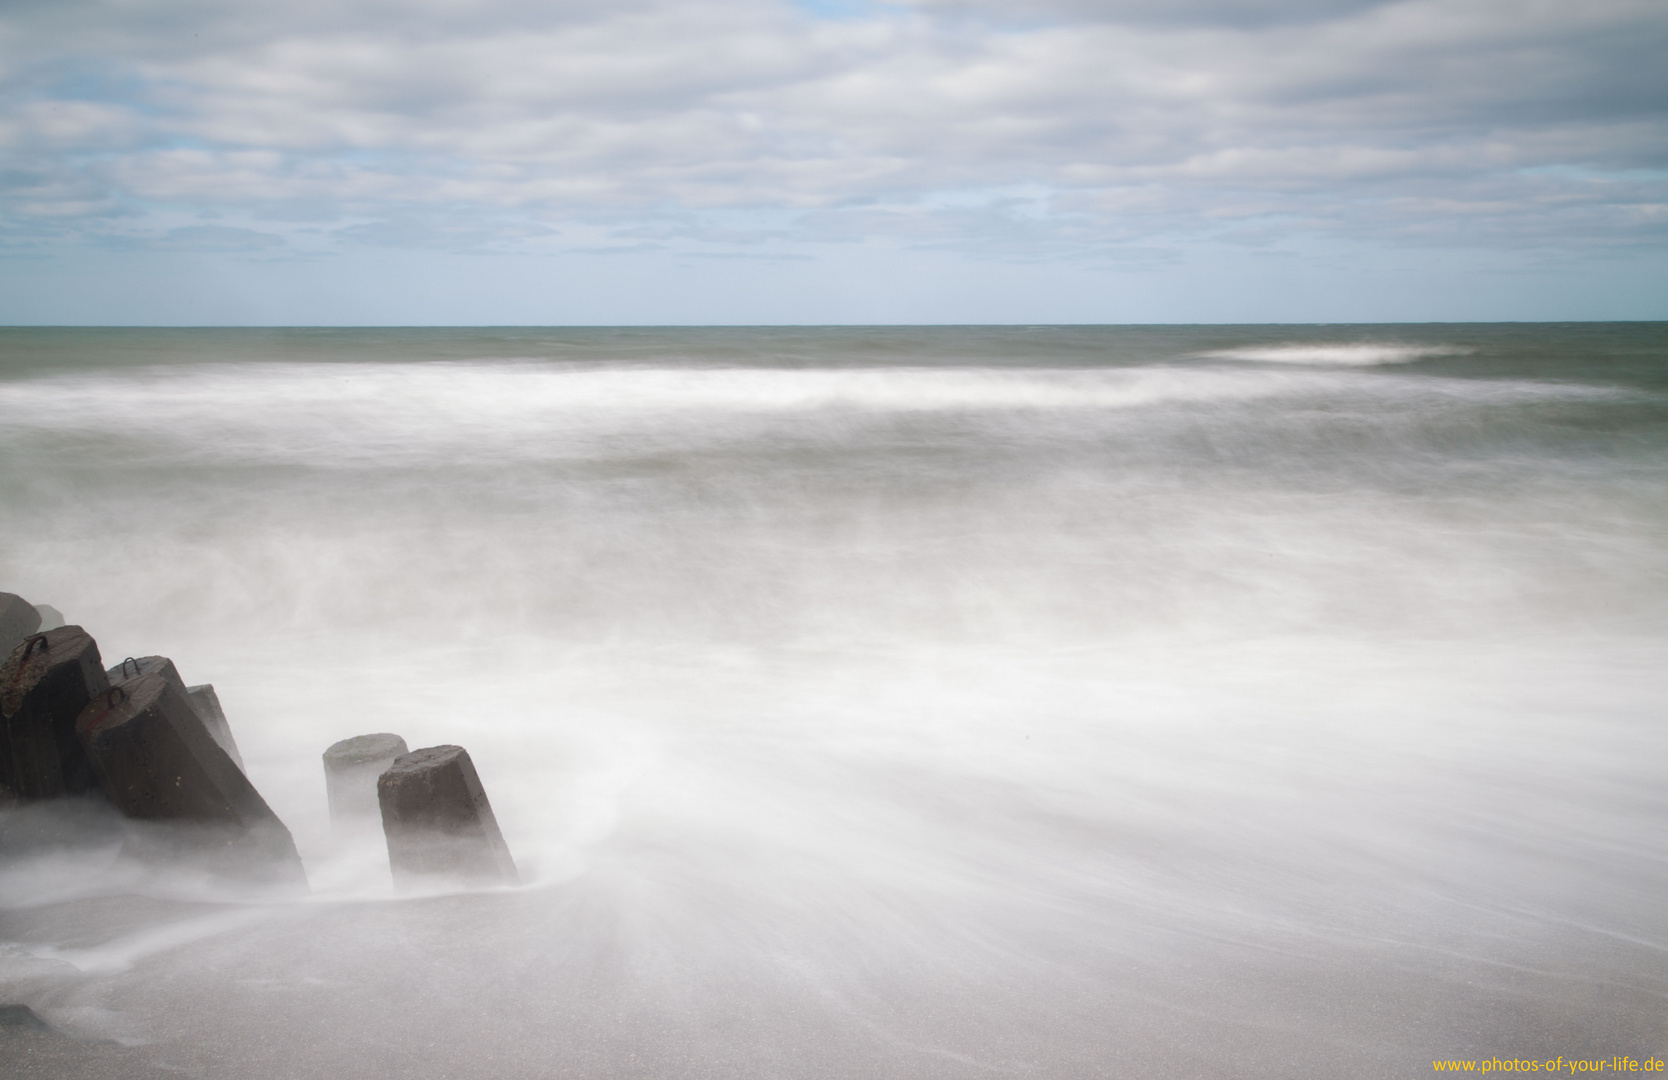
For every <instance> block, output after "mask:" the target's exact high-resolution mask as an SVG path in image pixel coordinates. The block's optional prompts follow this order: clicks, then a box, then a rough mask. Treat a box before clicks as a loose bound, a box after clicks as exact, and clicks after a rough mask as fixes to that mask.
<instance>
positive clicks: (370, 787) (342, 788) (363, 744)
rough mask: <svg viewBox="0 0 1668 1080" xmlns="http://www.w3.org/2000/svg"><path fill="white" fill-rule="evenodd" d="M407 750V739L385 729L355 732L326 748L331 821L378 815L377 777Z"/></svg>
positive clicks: (325, 765) (325, 785)
mask: <svg viewBox="0 0 1668 1080" xmlns="http://www.w3.org/2000/svg"><path fill="white" fill-rule="evenodd" d="M408 753H410V751H409V750H408V749H407V748H406V745H405V740H404V739H402V738H400V737H399V736H398V735H390V734H388V733H386V732H383V733H381V734H377V735H356V736H354V737H353V738H351V739H343V740H342V741H341V742H339V743H336V744H335V745H334V746H332V747H331V748H330V749H328V750H326V751H325V752H324V787H325V792H326V794H327V795H329V797H330V820H332V821H341V820H343V819H345V818H350V817H367V818H374V817H375V816H377V814H378V813H379V806H378V804H377V794H376V780H377V777H379V776H381V775H382V774H383V773H384V772H387V771H388V767H389V766H390V765H392V764H394V759H395V758H397V757H400V756H402V755H404V754H408Z"/></svg>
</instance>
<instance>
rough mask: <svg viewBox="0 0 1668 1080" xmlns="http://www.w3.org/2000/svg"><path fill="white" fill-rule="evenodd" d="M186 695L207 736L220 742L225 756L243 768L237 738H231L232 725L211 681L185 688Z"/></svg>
mask: <svg viewBox="0 0 1668 1080" xmlns="http://www.w3.org/2000/svg"><path fill="white" fill-rule="evenodd" d="M185 695H186V697H188V698H190V699H191V707H192V708H194V709H196V710H197V715H198V716H200V717H202V718H203V726H204V727H206V728H208V733H209V737H210V738H212V739H213V740H214V741H215V742H217V743H219V744H220V749H222V750H224V751H226V756H227V757H229V758H231V759H232V762H233V764H235V765H236V766H237V767H238V768H240V769H241V768H243V755H242V754H240V753H238V752H237V740H236V739H233V738H232V725H231V723H230V722H229V721H227V719H226V710H225V709H222V708H221V707H220V695H219V694H217V693H215V692H214V684H213V683H200V684H199V685H197V686H188V687H186V688H185Z"/></svg>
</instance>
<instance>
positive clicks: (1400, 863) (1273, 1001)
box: [0, 323, 1668, 1080]
mask: <svg viewBox="0 0 1668 1080" xmlns="http://www.w3.org/2000/svg"><path fill="white" fill-rule="evenodd" d="M0 590H3V591H9V592H15V593H18V594H20V595H22V596H24V597H26V598H27V599H28V600H29V601H30V602H31V603H37V604H48V605H51V606H52V607H54V608H56V609H57V610H58V611H60V612H62V613H63V615H64V618H65V620H66V621H67V622H68V623H71V624H74V625H79V626H82V627H84V628H85V629H86V630H87V632H88V633H90V634H91V635H92V636H93V637H94V638H95V639H96V640H97V642H98V645H99V649H100V651H101V655H102V657H103V659H104V662H105V663H106V664H108V665H112V666H113V665H115V664H116V663H118V662H119V661H120V660H121V659H122V658H123V657H127V656H144V655H153V654H161V655H166V656H168V657H171V658H172V659H173V661H174V662H175V664H176V665H177V666H178V668H179V670H180V672H181V673H182V675H183V676H184V679H185V681H186V682H188V683H203V682H207V683H212V684H213V685H214V686H215V688H216V690H217V693H218V696H219V698H220V701H221V702H222V704H223V706H224V708H225V711H226V714H227V716H228V718H229V720H230V723H231V727H232V731H233V734H234V736H235V738H236V740H237V743H238V746H239V747H240V749H241V753H242V757H243V759H244V762H245V765H246V771H247V774H248V776H249V777H250V779H251V780H252V781H253V782H254V784H255V786H256V787H257V788H258V789H259V791H260V792H261V794H262V795H263V796H264V798H265V799H266V801H267V803H268V804H269V805H270V806H271V808H272V809H273V810H274V811H275V812H276V814H277V815H278V816H279V817H280V818H281V819H282V820H283V821H284V822H285V824H286V825H287V826H288V827H289V829H290V831H291V833H292V835H293V836H294V839H295V842H296V844H297V847H298V849H299V851H300V853H301V856H302V859H303V862H304V864H305V867H306V871H307V876H308V879H309V883H310V888H309V891H308V892H306V893H305V894H294V893H285V894H280V893H276V892H275V893H272V894H266V893H262V892H259V891H250V890H249V889H247V888H233V887H231V886H229V885H227V884H226V883H224V882H221V881H219V880H218V879H216V878H214V877H213V876H212V875H206V876H205V875H197V874H192V873H186V872H183V871H181V870H180V869H179V868H178V867H172V866H168V867H165V866H159V865H154V864H152V863H150V862H148V861H147V860H146V859H145V858H143V857H141V855H140V854H137V853H136V851H135V849H134V848H133V847H132V846H131V845H129V844H127V843H125V842H123V841H122V840H121V839H120V837H119V836H118V835H117V834H115V833H112V832H111V831H110V829H109V828H108V827H107V826H108V822H103V819H102V818H100V813H101V811H100V810H99V808H98V806H97V804H96V802H95V803H83V802H79V801H73V800H72V801H67V802H54V803H37V804H30V805H23V806H16V807H12V808H10V809H6V810H3V811H0V1003H11V1004H21V1005H26V1006H28V1007H29V1008H30V1009H31V1010H33V1013H34V1015H35V1016H37V1017H39V1018H40V1020H41V1021H42V1022H44V1023H45V1024H47V1025H49V1026H50V1027H51V1028H52V1029H54V1031H55V1032H56V1033H57V1035H56V1036H55V1037H57V1038H60V1039H61V1040H62V1044H63V1046H66V1047H70V1048H71V1050H62V1053H66V1054H68V1053H72V1052H77V1053H84V1054H85V1055H86V1060H87V1061H88V1062H92V1063H94V1064H96V1065H97V1067H98V1068H105V1067H109V1068H111V1069H116V1068H117V1067H118V1065H120V1063H122V1062H125V1063H126V1065H121V1066H120V1067H121V1068H122V1069H125V1070H126V1071H125V1072H123V1073H122V1075H126V1076H138V1075H144V1076H147V1077H148V1076H151V1075H153V1073H152V1072H145V1071H144V1070H147V1069H148V1070H153V1072H154V1074H155V1075H157V1076H162V1075H169V1076H186V1077H203V1078H215V1080H243V1078H249V1080H257V1078H258V1080H268V1078H271V1080H280V1078H282V1080H290V1078H314V1077H318V1078H326V1077H328V1078H373V1080H374V1078H384V1077H387V1078H393V1077H426V1078H427V1077H435V1078H438V1077H445V1078H457V1080H475V1078H480V1080H487V1078H493V1080H505V1078H544V1077H575V1078H593V1077H594V1078H599V1080H600V1078H604V1077H606V1078H618V1080H630V1078H644V1080H648V1078H657V1080H662V1078H663V1080H697V1078H720V1077H723V1078H730V1077H737V1078H758V1080H789V1078H819V1080H821V1078H849V1077H863V1078H868V1077H876V1078H881V1077H884V1078H908V1080H913V1078H928V1077H931V1078H966V1077H1006V1076H1014V1077H1021V1076H1023V1077H1044V1078H1051V1080H1052V1078H1060V1080H1067V1078H1079V1077H1081V1078H1091V1077H1095V1078H1099V1077H1114V1076H1131V1077H1135V1076H1139V1077H1160V1078H1167V1077H1174V1078H1217V1077H1220V1078H1224V1080H1228V1078H1233V1080H1244V1078H1263V1077H1267V1078H1275V1077H1305V1078H1306V1077H1314V1078H1376V1077H1384V1078H1391V1077H1407V1076H1414V1075H1425V1074H1428V1073H1430V1072H1431V1071H1432V1070H1433V1068H1436V1069H1438V1071H1441V1070H1442V1069H1444V1068H1446V1066H1445V1065H1441V1064H1440V1063H1443V1062H1447V1061H1455V1062H1462V1063H1463V1062H1466V1061H1470V1062H1473V1063H1474V1064H1473V1067H1474V1068H1476V1067H1478V1065H1477V1063H1487V1062H1490V1061H1493V1062H1494V1063H1495V1064H1494V1065H1492V1066H1490V1068H1491V1069H1492V1070H1493V1071H1501V1070H1506V1071H1540V1072H1546V1073H1563V1072H1566V1071H1567V1072H1570V1073H1571V1075H1573V1072H1574V1071H1575V1069H1576V1066H1575V1063H1576V1062H1578V1061H1579V1062H1597V1061H1600V1060H1604V1059H1613V1058H1617V1057H1623V1058H1626V1057H1631V1058H1633V1059H1636V1060H1639V1061H1643V1062H1649V1061H1651V1060H1653V1059H1661V1058H1663V1057H1664V1056H1665V1055H1668V324H1664V323H1633V324H1622V323H1609V324H1603V323H1588V324H1506V325H1465V324H1437V325H1382V326H1381V325H1331V326H1316V325H1303V326H1270V325H1254V326H1150V327H1141V326H1128V327H1124V326H1034V327H1027V326H1004V327H763V328H716V327H715V328H574V329H568V328H554V329H531V328H503V329H493V328H467V329H178V330H171V329H31V328H9V329H3V330H0ZM374 732H391V733H394V734H398V735H400V736H402V737H403V738H404V739H405V740H406V742H407V743H408V744H409V746H410V747H412V748H413V749H415V748H418V747H427V746H435V745H444V744H453V745H460V746H463V747H464V748H466V749H467V750H468V752H469V754H470V755H471V758H472V760H473V762H474V764H475V767H476V769H477V771H478V773H479V775H480V778H481V782H482V784H483V786H484V789H485V791H486V794H487V796H488V798H489V799H490V803H491V806H492V809H493V811H494V813H495V816H496V818H497V821H498V823H499V826H500V828H501V830H502V832H503V835H504V838H505V841H506V843H507V845H508V847H509V849H510V851H511V854H512V856H513V858H514V860H515V862H516V865H517V868H518V871H519V881H518V882H517V883H515V884H512V885H502V886H495V887H484V886H483V887H463V886H458V887H452V888H428V889H416V890H409V889H407V890H401V889H396V888H395V886H394V884H393V882H392V881H391V879H390V874H389V867H388V858H387V854H386V851H385V849H384V847H383V845H382V839H381V836H380V832H379V831H378V830H376V829H374V828H372V829H369V830H366V829H359V830H357V831H355V830H353V829H346V828H344V827H341V826H335V825H332V823H331V820H330V816H329V813H328V809H327V800H326V791H325V780H324V773H323V769H322V764H321V755H322V753H323V752H324V750H325V749H326V748H327V747H328V746H330V745H331V744H332V743H334V742H336V741H338V740H341V739H345V738H348V737H351V736H356V735H361V734H366V733H374ZM102 812H103V813H108V811H102ZM101 822H103V823H102V824H101ZM42 837H48V838H50V842H47V841H43V840H42ZM42 1037H44V1036H42ZM31 1045H33V1044H31ZM54 1045H57V1044H54ZM76 1047H79V1048H81V1050H79V1051H76V1050H74V1049H73V1048H76ZM42 1052H43V1053H44V1052H45V1051H42ZM54 1052H58V1051H54ZM19 1060H21V1059H14V1066H15V1065H16V1062H17V1061H19ZM64 1060H70V1059H69V1058H65V1059H64ZM99 1062H103V1064H98V1063H99ZM110 1062H117V1063H118V1065H111V1064H110ZM1506 1062H1515V1063H1518V1064H1514V1065H1510V1066H1508V1065H1506V1064H1504V1063H1506ZM1530 1063H1534V1064H1535V1068H1534V1069H1533V1070H1531V1069H1530V1068H1529V1065H1530ZM1625 1067H1626V1066H1625V1064H1624V1066H1623V1068H1625ZM92 1068H93V1065H89V1066H88V1069H89V1070H91V1069H92ZM1581 1068H1582V1069H1587V1068H1588V1066H1587V1065H1585V1064H1584V1065H1582V1066H1581ZM1592 1068H1593V1069H1597V1068H1598V1066H1597V1065H1593V1066H1592ZM1610 1068H1614V1066H1613V1065H1612V1066H1610ZM7 1070H8V1066H7V1065H6V1064H5V1062H4V1061H0V1075H6V1074H7ZM10 1075H18V1074H15V1073H14V1074H10ZM60 1075H66V1076H67V1075H75V1073H74V1072H72V1071H61V1072H60ZM84 1075H92V1073H91V1072H90V1071H89V1072H87V1073H85V1074H84ZM99 1075H103V1074H99ZM111 1075H116V1073H114V1072H113V1073H111Z"/></svg>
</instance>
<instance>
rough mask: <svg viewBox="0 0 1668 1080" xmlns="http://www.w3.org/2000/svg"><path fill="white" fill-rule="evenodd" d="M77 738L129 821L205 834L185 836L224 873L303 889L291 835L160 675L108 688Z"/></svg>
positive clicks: (78, 725) (80, 722) (84, 716)
mask: <svg viewBox="0 0 1668 1080" xmlns="http://www.w3.org/2000/svg"><path fill="white" fill-rule="evenodd" d="M75 730H76V734H77V735H78V736H79V737H80V740H81V744H82V746H83V747H85V749H86V752H87V758H88V760H90V761H91V762H92V766H93V770H94V771H95V772H96V773H97V774H98V780H99V785H100V786H101V787H102V788H103V789H104V793H105V795H106V796H107V797H109V799H110V801H111V803H113V804H114V805H115V806H116V808H117V809H119V810H121V811H122V813H124V814H126V815H127V816H128V817H130V818H139V819H143V820H151V821H170V822H183V823H191V824H194V825H198V826H207V827H212V829H207V830H199V831H198V832H196V833H194V834H192V835H194V836H196V837H198V840H197V842H198V843H199V844H200V845H201V846H202V847H203V848H204V849H205V850H204V854H205V855H209V854H212V855H216V856H218V857H219V858H220V864H221V865H222V866H224V868H227V869H235V870H237V871H238V872H247V873H249V874H251V875H258V876H265V877H272V878H274V879H290V880H294V879H298V878H299V879H301V880H305V878H304V876H303V874H302V869H301V858H300V856H299V855H298V854H297V853H296V850H295V842H294V841H293V840H292V839H291V838H290V833H289V830H288V829H286V828H285V827H284V823H283V822H281V821H279V820H278V816H277V815H276V814H274V813H273V812H272V810H271V808H270V807H268V806H267V804H266V800H265V799H262V798H261V796H260V793H259V792H257V791H256V790H255V788H254V785H252V784H251V783H249V780H248V778H247V777H245V776H244V775H243V770H242V769H240V768H238V767H237V766H236V765H235V764H234V763H233V762H232V759H231V757H230V756H228V755H227V753H226V751H224V750H222V749H221V748H220V745H219V744H218V743H216V742H215V741H214V739H213V737H211V736H210V735H209V733H208V730H207V728H206V727H205V725H204V724H203V720H202V717H200V716H199V715H198V714H197V710H196V709H194V708H192V707H191V703H190V701H189V699H188V698H187V697H186V695H185V693H184V692H183V691H182V690H180V689H179V688H178V687H177V686H175V685H174V683H173V682H172V681H171V680H169V679H168V678H166V677H165V676H164V675H163V674H162V673H161V672H160V671H158V672H153V673H150V674H146V675H141V676H140V677H138V678H130V679H128V680H126V681H124V682H122V683H121V684H119V685H117V686H112V687H110V688H109V690H108V691H106V692H105V694H104V695H102V696H101V697H99V698H98V699H96V700H94V701H93V702H91V703H90V704H89V705H87V707H86V708H84V709H83V710H82V711H81V715H80V716H79V717H77V719H76V722H75ZM210 848H215V849H217V850H214V851H210V850H208V849H210ZM234 864H236V865H234Z"/></svg>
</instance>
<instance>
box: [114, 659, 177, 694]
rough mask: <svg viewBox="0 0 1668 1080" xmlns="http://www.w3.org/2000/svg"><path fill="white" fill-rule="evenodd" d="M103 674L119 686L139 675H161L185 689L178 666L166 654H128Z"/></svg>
mask: <svg viewBox="0 0 1668 1080" xmlns="http://www.w3.org/2000/svg"><path fill="white" fill-rule="evenodd" d="M104 674H105V677H106V678H108V679H109V680H110V685H111V686H120V685H121V684H122V683H124V682H127V681H128V680H129V679H137V678H138V677H139V676H141V675H161V676H162V677H163V678H164V679H167V680H168V681H169V682H171V683H173V684H174V685H175V686H176V687H178V688H179V689H180V690H182V691H183V690H185V680H184V679H182V678H180V671H179V668H176V667H175V666H174V662H173V661H172V660H170V659H168V658H167V657H166V656H137V657H136V656H130V657H128V658H127V659H126V660H123V661H122V662H121V663H119V664H117V665H116V666H115V667H113V668H111V669H110V670H109V671H106V672H105V673H104Z"/></svg>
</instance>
